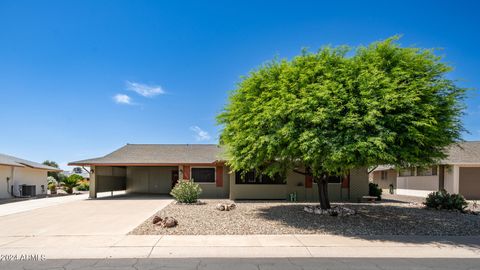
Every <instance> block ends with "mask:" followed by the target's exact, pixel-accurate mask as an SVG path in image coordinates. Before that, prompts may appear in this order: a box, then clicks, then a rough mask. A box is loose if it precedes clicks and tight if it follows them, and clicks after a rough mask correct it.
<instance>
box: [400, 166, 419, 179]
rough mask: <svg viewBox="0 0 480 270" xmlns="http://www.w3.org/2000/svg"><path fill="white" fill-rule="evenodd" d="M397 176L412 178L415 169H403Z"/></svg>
mask: <svg viewBox="0 0 480 270" xmlns="http://www.w3.org/2000/svg"><path fill="white" fill-rule="evenodd" d="M398 175H399V176H401V177H406V176H414V175H415V168H413V167H412V168H405V169H401V170H400V172H399V173H398Z"/></svg>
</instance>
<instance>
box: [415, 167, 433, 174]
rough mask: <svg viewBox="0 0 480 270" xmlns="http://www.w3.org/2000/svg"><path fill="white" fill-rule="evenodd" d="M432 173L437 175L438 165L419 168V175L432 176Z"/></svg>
mask: <svg viewBox="0 0 480 270" xmlns="http://www.w3.org/2000/svg"><path fill="white" fill-rule="evenodd" d="M432 175H437V166H432V167H418V168H417V176H432Z"/></svg>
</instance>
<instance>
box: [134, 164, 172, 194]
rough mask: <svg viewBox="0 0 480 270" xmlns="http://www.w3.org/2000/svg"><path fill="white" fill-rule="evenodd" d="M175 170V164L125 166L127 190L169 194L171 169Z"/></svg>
mask: <svg viewBox="0 0 480 270" xmlns="http://www.w3.org/2000/svg"><path fill="white" fill-rule="evenodd" d="M175 170H178V167H177V166H169V167H127V169H126V171H127V172H126V176H127V192H128V193H156V194H169V193H170V190H171V188H172V171H175Z"/></svg>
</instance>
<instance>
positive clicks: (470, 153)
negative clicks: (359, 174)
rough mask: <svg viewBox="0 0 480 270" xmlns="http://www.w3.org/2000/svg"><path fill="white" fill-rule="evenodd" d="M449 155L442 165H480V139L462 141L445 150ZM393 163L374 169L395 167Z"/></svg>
mask: <svg viewBox="0 0 480 270" xmlns="http://www.w3.org/2000/svg"><path fill="white" fill-rule="evenodd" d="M445 152H446V154H447V157H446V158H445V159H443V160H441V161H440V162H439V164H442V165H460V164H463V165H469V164H471V165H480V141H467V142H460V143H456V144H453V145H451V146H449V147H448V148H447V149H446V150H445ZM394 168H395V167H394V166H391V165H379V166H378V167H377V168H375V169H374V170H373V171H386V170H390V169H394Z"/></svg>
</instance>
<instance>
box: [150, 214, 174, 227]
mask: <svg viewBox="0 0 480 270" xmlns="http://www.w3.org/2000/svg"><path fill="white" fill-rule="evenodd" d="M152 223H153V224H155V225H158V226H162V227H163V228H171V227H175V226H177V224H178V221H177V220H176V219H174V218H173V217H165V218H163V219H162V218H161V217H159V216H154V217H153V220H152Z"/></svg>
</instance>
